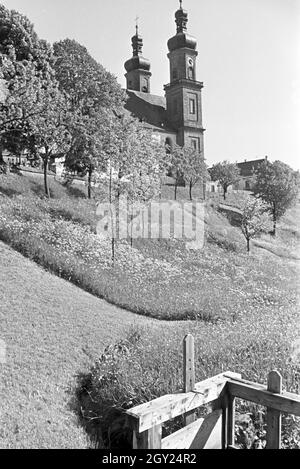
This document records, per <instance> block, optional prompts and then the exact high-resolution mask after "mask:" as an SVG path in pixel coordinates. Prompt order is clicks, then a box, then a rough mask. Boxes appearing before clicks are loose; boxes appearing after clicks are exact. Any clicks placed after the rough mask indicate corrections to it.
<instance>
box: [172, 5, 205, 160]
mask: <svg viewBox="0 0 300 469" xmlns="http://www.w3.org/2000/svg"><path fill="white" fill-rule="evenodd" d="M175 22H176V25H177V33H176V35H175V36H173V37H172V38H171V39H170V40H169V41H168V49H169V54H168V58H169V61H170V83H169V84H168V85H165V87H164V89H165V93H166V104H167V119H168V122H169V123H170V124H171V126H172V128H173V129H174V130H175V131H176V132H177V144H178V145H180V146H184V145H186V146H193V147H194V148H195V149H196V150H198V151H199V152H201V153H203V151H204V145H203V133H204V130H205V129H203V126H202V100H201V90H202V88H203V83H202V82H199V81H197V80H196V59H197V56H198V52H197V51H196V47H197V41H196V39H195V38H194V37H192V36H190V35H189V34H188V33H187V22H188V14H187V12H186V11H185V10H183V8H182V0H180V8H179V10H177V11H176V13H175Z"/></svg>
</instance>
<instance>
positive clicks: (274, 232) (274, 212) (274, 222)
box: [272, 204, 277, 236]
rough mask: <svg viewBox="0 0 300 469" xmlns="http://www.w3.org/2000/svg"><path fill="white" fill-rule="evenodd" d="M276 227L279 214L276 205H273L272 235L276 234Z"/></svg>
mask: <svg viewBox="0 0 300 469" xmlns="http://www.w3.org/2000/svg"><path fill="white" fill-rule="evenodd" d="M276 227H277V216H276V205H275V204H274V205H273V231H272V235H273V236H276Z"/></svg>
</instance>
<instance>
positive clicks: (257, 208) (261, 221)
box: [241, 197, 270, 252]
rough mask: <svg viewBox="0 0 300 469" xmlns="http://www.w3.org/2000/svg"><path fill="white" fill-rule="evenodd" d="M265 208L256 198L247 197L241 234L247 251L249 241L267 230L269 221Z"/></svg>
mask: <svg viewBox="0 0 300 469" xmlns="http://www.w3.org/2000/svg"><path fill="white" fill-rule="evenodd" d="M267 210H268V208H267V206H266V204H265V203H264V202H262V201H261V200H260V199H258V198H253V197H249V198H248V200H247V201H246V203H245V206H244V208H243V214H242V223H241V228H242V233H243V235H244V236H245V238H246V241H247V250H248V252H249V251H250V240H251V239H253V238H255V237H256V236H258V235H259V234H260V233H264V232H266V231H267V230H268V228H269V223H270V219H269V216H268V213H267Z"/></svg>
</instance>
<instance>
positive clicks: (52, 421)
mask: <svg viewBox="0 0 300 469" xmlns="http://www.w3.org/2000/svg"><path fill="white" fill-rule="evenodd" d="M0 259H1V269H0V282H1V286H2V287H1V289H0V305H1V307H0V324H1V333H0V338H1V339H2V340H4V341H5V342H6V347H7V363H6V364H5V365H4V364H3V365H2V364H0V394H1V416H0V448H40V449H41V448H85V447H87V438H86V436H85V434H84V432H83V431H82V429H81V428H80V427H79V426H78V423H77V417H76V414H75V412H74V409H73V408H72V407H74V403H73V404H72V401H74V398H73V394H72V393H73V392H74V385H75V381H76V376H77V375H78V374H79V373H82V372H86V371H87V370H88V368H89V366H91V364H92V363H93V361H94V360H95V358H96V357H97V356H98V355H99V354H100V353H102V350H103V349H104V347H106V346H107V345H109V344H111V343H114V342H115V341H117V340H120V338H121V337H123V335H124V332H126V330H127V329H128V328H129V327H130V326H131V325H133V324H135V325H139V324H147V325H148V327H149V326H151V324H152V323H153V321H151V320H147V319H146V318H142V317H141V318H139V317H138V316H136V315H134V314H132V313H129V312H126V311H122V310H120V309H118V308H116V307H113V306H110V305H109V304H107V303H106V302H105V301H102V300H100V299H98V298H96V297H94V296H92V295H90V294H88V293H86V292H84V291H82V290H81V289H79V288H77V287H75V286H73V285H72V284H71V283H68V282H66V281H65V280H62V279H59V278H58V277H56V276H54V275H51V274H49V273H47V272H45V271H44V270H43V269H42V268H40V267H38V266H37V265H36V264H34V263H33V262H31V261H29V260H28V259H25V258H24V257H23V256H22V255H20V254H18V253H16V252H15V251H13V250H12V249H11V248H9V247H8V246H6V245H5V244H3V243H1V242H0Z"/></svg>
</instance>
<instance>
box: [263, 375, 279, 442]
mask: <svg viewBox="0 0 300 469" xmlns="http://www.w3.org/2000/svg"><path fill="white" fill-rule="evenodd" d="M268 391H269V392H273V393H276V394H281V392H282V377H281V375H280V373H278V371H271V372H270V373H269V375H268ZM280 448H281V412H280V411H279V410H275V409H272V408H271V407H267V446H266V449H280Z"/></svg>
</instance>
